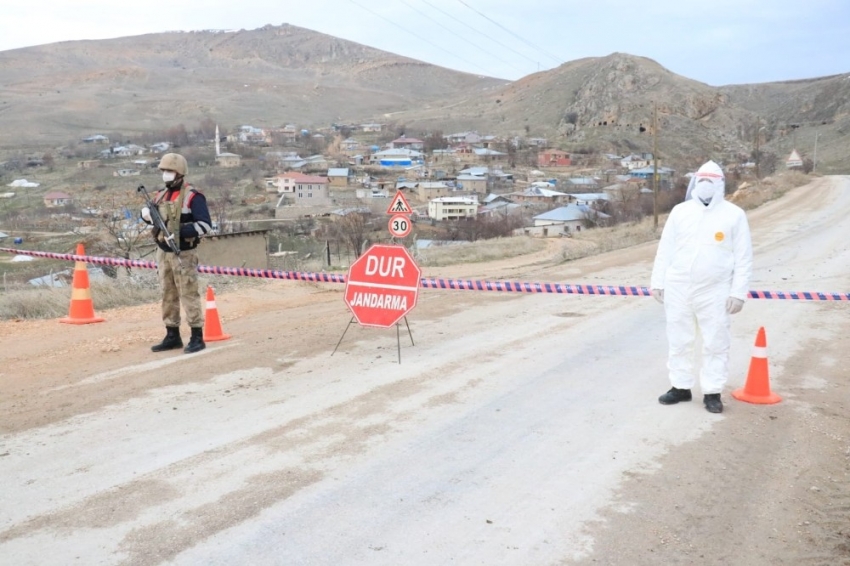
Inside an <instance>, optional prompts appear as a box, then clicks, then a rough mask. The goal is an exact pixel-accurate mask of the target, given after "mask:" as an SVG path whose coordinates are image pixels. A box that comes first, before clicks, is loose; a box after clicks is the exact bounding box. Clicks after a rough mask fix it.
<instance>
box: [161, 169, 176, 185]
mask: <svg viewBox="0 0 850 566" xmlns="http://www.w3.org/2000/svg"><path fill="white" fill-rule="evenodd" d="M175 178H177V173H175V172H174V171H163V172H162V180H163V182H165V183H170V182H171V181H173V180H174V179H175Z"/></svg>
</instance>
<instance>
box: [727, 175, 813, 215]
mask: <svg viewBox="0 0 850 566" xmlns="http://www.w3.org/2000/svg"><path fill="white" fill-rule="evenodd" d="M812 179H813V177H812V176H811V175H806V174H805V173H802V172H800V171H785V172H783V173H780V174H778V175H774V176H773V177H767V178H765V179H762V180H761V182H759V183H757V184H753V185H748V184H743V185H741V186H740V187H738V190H737V191H735V192H734V193H733V194H731V195H729V196H728V197H726V198H727V200H729V201H730V202H733V203H735V204H737V205H738V206H740V207H741V208H743V209H744V210H752V209H754V208H758V207H759V206H761V205H763V204H764V203H766V202H768V201H771V200H774V199H777V198H779V197H781V196H782V195H784V194H785V193H787V192H788V191H790V190H791V189H795V188H797V187H801V186H803V185H805V184H807V183H811V182H812Z"/></svg>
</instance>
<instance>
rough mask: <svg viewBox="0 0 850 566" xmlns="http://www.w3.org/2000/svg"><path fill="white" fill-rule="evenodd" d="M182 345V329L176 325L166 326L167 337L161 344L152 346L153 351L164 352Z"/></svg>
mask: <svg viewBox="0 0 850 566" xmlns="http://www.w3.org/2000/svg"><path fill="white" fill-rule="evenodd" d="M182 347H183V340H181V339H180V329H179V328H178V327H176V326H166V327H165V338H163V339H162V342H160V343H159V344H156V345H154V346H151V352H164V351H166V350H175V349H177V348H182Z"/></svg>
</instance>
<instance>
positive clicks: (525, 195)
mask: <svg viewBox="0 0 850 566" xmlns="http://www.w3.org/2000/svg"><path fill="white" fill-rule="evenodd" d="M543 185H547V186H549V187H551V185H549V183H544V182H535V183H532V185H531V186H530V187H528V188H526V189H525V190H522V191H518V192H514V193H508V194H507V195H506V196H507V197H508V198H509V199H511V200H512V201H514V202H528V203H542V204H550V205H551V204H556V203H566V202H568V201H569V195H568V194H567V193H562V192H560V191H556V190H554V189H551V188H545V187H544V186H543Z"/></svg>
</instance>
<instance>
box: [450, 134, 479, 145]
mask: <svg viewBox="0 0 850 566" xmlns="http://www.w3.org/2000/svg"><path fill="white" fill-rule="evenodd" d="M443 137H444V139H445V140H446V141H447V142H448V143H449V144H450V145H458V144H467V145H473V144H477V143H478V142H480V141H481V136H480V135H479V134H478V132H459V133H457V134H449V135H447V136H443Z"/></svg>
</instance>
